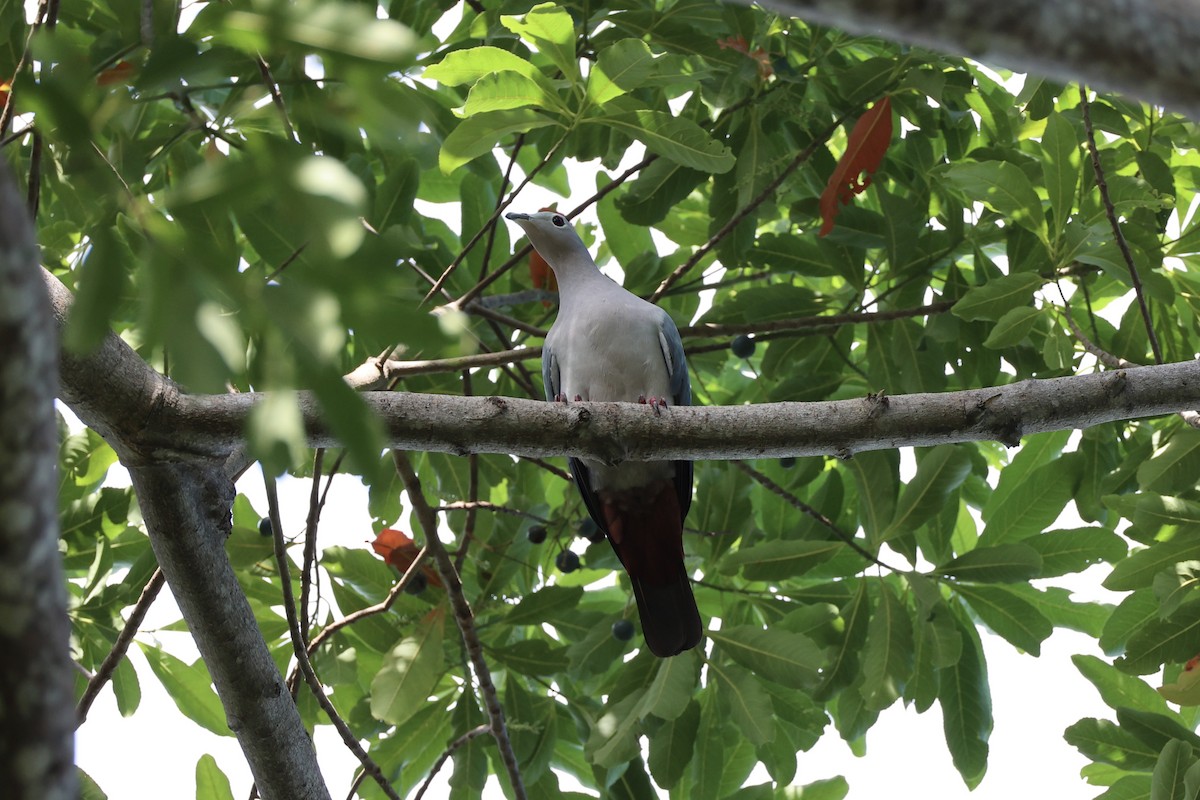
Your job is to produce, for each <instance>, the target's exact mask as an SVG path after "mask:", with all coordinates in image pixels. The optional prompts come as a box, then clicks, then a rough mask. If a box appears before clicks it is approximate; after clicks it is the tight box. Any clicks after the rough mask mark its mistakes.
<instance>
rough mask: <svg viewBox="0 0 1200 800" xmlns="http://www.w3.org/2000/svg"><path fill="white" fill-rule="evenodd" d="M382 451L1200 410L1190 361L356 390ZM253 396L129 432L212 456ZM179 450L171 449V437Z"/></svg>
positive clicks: (616, 448)
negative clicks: (552, 395) (738, 393)
mask: <svg viewBox="0 0 1200 800" xmlns="http://www.w3.org/2000/svg"><path fill="white" fill-rule="evenodd" d="M297 396H298V401H299V404H300V412H301V414H302V416H303V418H304V422H305V428H306V430H307V432H308V445H309V446H310V447H333V446H336V445H337V444H338V441H337V439H336V438H335V436H334V434H333V431H332V428H331V427H330V426H329V424H328V422H327V421H326V420H325V419H324V418H323V416H322V412H321V409H320V407H319V405H318V403H317V401H316V399H315V397H314V395H313V394H312V393H311V392H299V393H298V395H297ZM361 396H362V398H363V401H364V402H365V403H366V404H367V405H368V406H370V407H371V408H372V409H373V410H374V411H375V413H376V414H377V415H378V416H379V417H380V419H381V420H382V421H383V425H384V429H385V436H386V443H387V446H389V447H393V448H401V449H408V450H427V451H433V452H443V453H454V454H456V455H467V454H470V453H505V454H510V455H517V456H536V457H543V456H563V455H569V456H578V457H588V458H595V459H598V460H601V461H605V462H611V463H616V462H620V461H628V460H633V461H647V460H652V461H655V460H664V459H677V458H682V459H692V460H697V459H716V460H724V459H734V458H764V457H777V456H789V455H790V456H808V455H823V454H824V455H827V454H830V453H836V454H839V455H850V454H853V453H856V452H860V451H864V450H880V449H889V448H894V447H913V446H928V445H935V444H947V443H953V442H967V441H980V440H986V439H994V440H998V441H1001V442H1004V443H1005V444H1009V445H1014V446H1015V445H1016V443H1017V442H1019V441H1020V438H1021V437H1022V436H1028V435H1030V434H1034V433H1042V432H1044V431H1051V430H1065V429H1068V428H1088V427H1091V426H1093V425H1100V424H1103V423H1105V422H1114V421H1118V420H1129V419H1138V418H1141V417H1152V416H1159V415H1163V414H1173V413H1175V412H1178V411H1184V410H1188V409H1192V408H1196V407H1200V361H1184V362H1179V363H1174V364H1164V365H1161V366H1151V367H1138V368H1136V369H1127V370H1119V371H1113V372H1105V373H1101V374H1093V375H1077V376H1072V377H1067V378H1053V379H1049V380H1025V381H1020V382H1018V383H1013V384H1009V385H1005V386H995V387H986V388H982V389H970V390H966V391H959V392H943V393H938V394H910V395H892V396H888V397H887V398H886V400H885V401H884V402H883V403H882V405H881V404H880V403H873V402H870V401H869V399H868V398H858V399H851V400H837V401H826V402H818V403H761V404H755V405H746V406H714V407H696V406H692V407H687V406H684V407H675V408H672V409H670V410H669V412H668V413H666V414H662V415H655V414H649V413H647V410H646V406H644V405H638V404H636V403H569V404H563V403H545V402H541V401H537V400H524V399H519V398H508V397H462V396H459V395H434V394H410V393H405V392H364V393H363V394H362V395H361ZM261 400H262V395H261V394H258V393H246V394H229V395H186V394H182V393H180V392H176V393H174V394H173V395H171V396H170V397H168V398H166V402H164V403H163V404H162V405H161V407H160V408H159V409H158V410H157V412H156V413H155V414H154V415H153V416H152V417H151V418H150V419H149V420H148V421H147V424H146V425H145V427H144V428H143V430H142V432H141V439H140V441H139V448H140V450H141V451H143V452H146V453H154V452H157V453H160V454H164V453H170V452H177V450H176V448H177V447H181V446H183V447H186V448H187V449H188V450H191V451H204V450H208V451H221V450H224V449H225V448H228V447H229V446H230V445H231V444H232V443H237V442H240V441H241V438H242V436H243V432H244V430H245V425H246V420H247V418H248V416H249V414H250V412H251V410H252V409H253V407H254V406H255V405H256V404H257V403H258V402H261ZM179 442H182V443H183V445H179V444H177V443H179Z"/></svg>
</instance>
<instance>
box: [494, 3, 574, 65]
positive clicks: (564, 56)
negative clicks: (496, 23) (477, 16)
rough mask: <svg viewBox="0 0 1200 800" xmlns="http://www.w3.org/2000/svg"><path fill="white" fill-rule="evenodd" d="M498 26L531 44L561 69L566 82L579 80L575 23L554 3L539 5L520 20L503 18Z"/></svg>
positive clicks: (506, 16)
mask: <svg viewBox="0 0 1200 800" xmlns="http://www.w3.org/2000/svg"><path fill="white" fill-rule="evenodd" d="M500 24H501V25H503V26H504V27H506V28H508V29H509V30H510V31H512V32H513V33H515V34H517V35H518V36H520V37H521V38H523V39H525V40H527V41H530V42H533V43H534V45H536V46H537V49H538V51H539V52H541V53H543V54H544V55H545V56H546V57H547V58H549V59H550V60H551V61H552V62H553V63H554V66H556V67H558V68H559V69H560V70H562V73H563V74H564V75H566V76H567V79H568V80H572V81H574V80H577V79H578V77H579V63H578V59H577V58H576V57H575V23H574V22H573V21H572V20H571V15H570V14H569V13H567V10H566V9H565V8H562V7H561V6H559V5H558V4H557V3H541V4H539V5H536V6H534V7H533V8H531V9H529V11H528V12H527V13H526V14H525V15H524V16H521V17H514V16H508V15H504V16H502V17H500Z"/></svg>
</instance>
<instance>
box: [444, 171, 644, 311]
mask: <svg viewBox="0 0 1200 800" xmlns="http://www.w3.org/2000/svg"><path fill="white" fill-rule="evenodd" d="M657 158H658V156H657V155H653V154H652V155H648V156H646V157H645V158H643V159H642V160H641V161H639V162H638V163H636V164H634V165H633V166H632V167H630V168H629V169H627V170H625V171H624V172H622V173H621V174H620V175H618V176H617V177H615V178H613V179H612V180H611V181H609V182H608V183H607V184H605V185H604V186H603V187H601V188H600V189H598V190H596V192H595V193H594V194H593V195H592V196H591V197H589V198H588V199H586V200H584V201H583V202H582V203H580V204H579V205H577V206H575V208H573V209H571V210H570V211H568V212H567V213H566V214H564V215H563V216H565V217H566V218H567V219H574V218H575V217H577V216H579V214H580V213H581V212H582V211H583V210H584V209H586V208H589V207H590V206H592V205H593V204H595V203H598V202H600V200H602V199H603V198H604V197H605V196H607V195H608V194H610V193H611V192H613V191H616V189H617V187H618V186H620V185H621V184H623V183H624V182H625V181H627V180H629V179H630V178H631V177H633V175H634V174H635V173H637V172H639V171H640V170H643V169H645V168H646V167H648V166H650V164H652V163H653V162H654V161H655V160H656V159H657ZM514 196H515V193H514ZM532 251H533V246H532V245H528V244H527V245H525V246H524V247H522V248H521V249H520V250H518V251H517V252H516V253H513V255H512V257H511V258H509V259H508V261H505V262H504V263H503V264H501V265H500V266H499V267H497V268H496V270H495V271H494V272H492V273H491V274H490V275H488V276H487V277H486V278H484V279H483V280H481V281H480V282H479V283H477V284H475V286H473V287H472V288H471V289H469V290H468V291H467V293H466V294H464V295H463V296H462V297H460V298H458V299H457V300H455V301H454V302H453V303H452V304H451V305H453V306H455V307H457V308H462V307H464V306H466V305H467V304H468V303H470V302H471V301H472V300H474V299H475V298H476V297H478V296H479V294H480V293H481V292H482V291H483V290H484V289H486V288H487V287H489V286H491V285H492V284H493V283H495V282H496V281H497V280H499V279H500V276H502V275H503V274H504V273H506V272H508V271H509V270H510V269H512V268H513V267H514V266H515V265H516V264H519V263H520V262H521V259H523V258H525V257H526V256H527V255H529V254H530V253H531V252H532Z"/></svg>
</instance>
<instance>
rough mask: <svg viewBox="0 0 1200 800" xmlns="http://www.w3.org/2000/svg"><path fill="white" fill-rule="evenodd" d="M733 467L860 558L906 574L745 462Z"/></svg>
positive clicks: (891, 570)
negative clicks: (812, 521)
mask: <svg viewBox="0 0 1200 800" xmlns="http://www.w3.org/2000/svg"><path fill="white" fill-rule="evenodd" d="M733 465H734V466H735V467H737V468H738V469H740V470H741V471H742V472H744V473H746V474H747V475H749V476H750V477H751V478H753V479H754V480H755V481H757V482H758V483H759V484H760V485H761V486H762V487H763V488H764V489H766V490H767V491H769V492H771V493H772V494H775V495H778V496H779V497H781V498H783V499H784V501H786V502H787V503H788V504H789V505H791V506H792V507H793V508H796V509H799V510H800V511H801V512H802V513H804V514H807V515H808V516H810V517H812V518H813V519H815V520H816V521H817V522H819V523H821V524H822V525H824V526H825V527H826V528H828V529H829V531H830V532H831V533H833V535H834V536H836V537H837V538H839V539H841V540H842V541H843V542H845V543H846V545H847V546H849V548H850V549H851V550H853V551H854V552H856V553H858V554H859V555H860V556H862V557H863V558H865V559H867V560H868V561H870V562H871V563H872V564H875V565H876V566H879V567H883V568H884V569H886V570H888V571H889V572H896V573H902V572H906V570H901V569H896V568H895V567H891V566H888V565H887V564H885V563H883V562H882V561H880V560H879V557H878V556H876V555H875V554H874V553H872V552H871V551H870V550H867V549H866V548H865V547H863V546H862V545H860V544H859V543H858V542H856V541H855V540H854V537H853V536H851V535H850V534H848V533H846V532H845V531H844V530H842V529H841V528H839V527H838V526H837V525H836V524H835V523H834V521H833V520H831V519H830V518H829V517H827V516H825V515H824V514H822V513H821V512H820V511H817V510H816V509H815V508H813V507H812V506H810V505H809V504H808V503H806V502H804V501H803V500H801V499H800V498H799V497H796V495H794V494H792V493H791V492H789V491H788V490H787V489H784V488H783V487H782V486H780V485H779V484H777V483H775V481H773V480H771V479H770V478H768V477H767V476H766V475H764V474H762V473H761V472H759V471H758V470H756V469H755V468H754V467H752V466H750V465H749V464H747V463H746V462H745V461H740V460H738V461H734V462H733Z"/></svg>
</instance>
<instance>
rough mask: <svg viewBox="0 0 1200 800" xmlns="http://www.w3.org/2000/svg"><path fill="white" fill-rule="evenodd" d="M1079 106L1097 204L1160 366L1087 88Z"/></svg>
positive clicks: (1158, 348)
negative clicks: (1103, 163)
mask: <svg viewBox="0 0 1200 800" xmlns="http://www.w3.org/2000/svg"><path fill="white" fill-rule="evenodd" d="M1079 106H1080V108H1081V109H1082V110H1083V130H1084V131H1085V132H1086V133H1087V147H1088V153H1089V154H1090V155H1091V157H1092V171H1093V172H1095V173H1096V188H1097V189H1098V190H1100V200H1101V201H1102V202H1103V203H1104V215H1105V216H1106V217H1108V224H1109V226H1111V227H1112V232H1113V239H1114V240H1115V241H1116V243H1117V248H1118V249H1120V251H1121V257H1122V258H1123V259H1125V267H1126V268H1127V269H1128V270H1129V281H1130V283H1131V284H1133V294H1134V297H1136V298H1137V303H1138V310H1139V311H1141V313H1142V323H1143V324H1144V325H1145V326H1146V336H1147V338H1149V339H1150V350H1151V352H1153V353H1154V363H1155V364H1161V363H1163V354H1162V347H1161V346H1160V345H1159V344H1158V336H1157V335H1156V334H1155V333H1154V321H1153V320H1152V319H1151V318H1150V306H1148V305H1147V304H1146V292H1145V290H1144V289H1142V276H1141V275H1140V274H1139V273H1138V268H1137V264H1136V263H1135V262H1134V260H1133V253H1132V252H1131V251H1130V249H1129V242H1127V241H1126V240H1125V234H1124V233H1123V232H1122V231H1121V222H1120V220H1118V219H1117V210H1116V208H1114V207H1113V201H1112V197H1111V196H1110V195H1109V193H1108V181H1107V180H1105V178H1104V168H1103V167H1102V166H1101V165H1100V150H1099V148H1097V147H1096V131H1095V130H1093V129H1092V114H1091V111H1090V110H1089V109H1090V108H1091V103H1089V102H1088V99H1087V87H1086V86H1081V87H1079Z"/></svg>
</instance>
